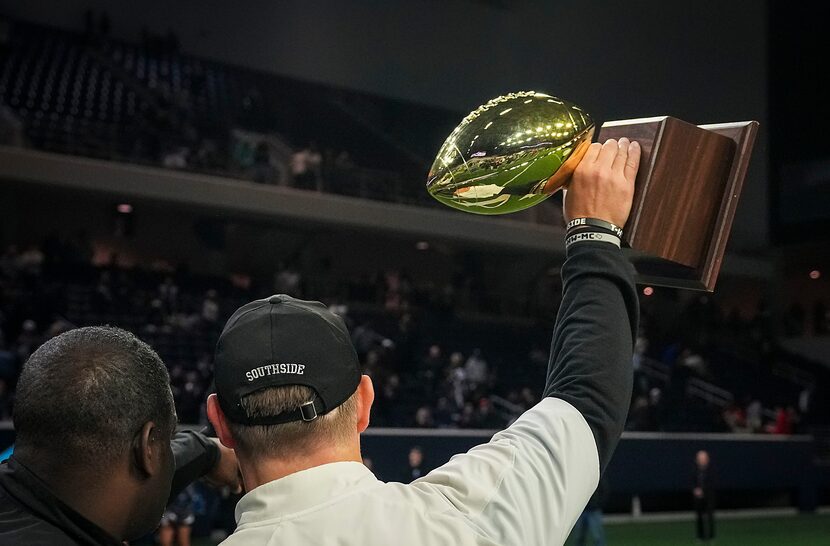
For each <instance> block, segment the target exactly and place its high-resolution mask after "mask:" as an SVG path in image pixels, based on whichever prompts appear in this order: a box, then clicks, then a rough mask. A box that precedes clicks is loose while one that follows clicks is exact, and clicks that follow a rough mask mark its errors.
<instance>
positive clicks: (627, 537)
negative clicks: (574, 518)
mask: <svg viewBox="0 0 830 546" xmlns="http://www.w3.org/2000/svg"><path fill="white" fill-rule="evenodd" d="M716 530H717V540H716V541H715V544H717V545H718V546H745V545H746V546H830V515H815V516H791V517H769V518H759V519H732V520H719V521H717V523H716ZM605 532H606V534H607V539H608V546H657V545H658V544H659V545H661V546H664V545H665V546H686V545H690V546H691V545H697V544H699V543H698V542H697V541H696V540H695V528H694V522H670V523H617V524H613V525H606V527H605ZM575 544H576V541H574V540H569V541H568V545H569V546H573V545H575ZM588 544H590V542H588Z"/></svg>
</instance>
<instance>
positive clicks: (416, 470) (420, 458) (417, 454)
mask: <svg viewBox="0 0 830 546" xmlns="http://www.w3.org/2000/svg"><path fill="white" fill-rule="evenodd" d="M406 463H407V464H406V468H405V469H404V471H403V473H402V474H401V483H410V482H413V481H415V480H417V479H418V478H420V477H421V476H426V473H427V469H426V466H425V465H424V450H423V449H422V448H421V446H413V447H412V449H410V450H409V455H408V456H407V460H406Z"/></svg>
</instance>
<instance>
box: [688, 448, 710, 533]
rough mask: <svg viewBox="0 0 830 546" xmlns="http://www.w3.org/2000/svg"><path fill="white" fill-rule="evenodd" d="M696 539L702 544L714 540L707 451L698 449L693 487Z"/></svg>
mask: <svg viewBox="0 0 830 546" xmlns="http://www.w3.org/2000/svg"><path fill="white" fill-rule="evenodd" d="M692 496H693V497H694V504H695V515H696V518H697V519H696V521H697V539H698V540H699V541H701V542H703V543H704V544H708V543H710V542H711V541H713V540H715V489H714V480H713V478H712V468H711V465H710V460H709V452H707V451H704V450H700V451H698V452H697V454H696V455H695V473H694V487H693V488H692Z"/></svg>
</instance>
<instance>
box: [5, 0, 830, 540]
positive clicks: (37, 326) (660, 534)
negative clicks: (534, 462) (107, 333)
mask: <svg viewBox="0 0 830 546" xmlns="http://www.w3.org/2000/svg"><path fill="white" fill-rule="evenodd" d="M813 10H815V11H813ZM827 15H828V14H827V13H826V10H825V9H824V8H819V7H815V8H813V7H810V6H809V5H801V6H798V7H795V6H793V5H792V4H791V3H784V2H779V1H773V0H769V1H758V2H722V1H715V0H701V1H698V2H693V3H686V2H682V3H681V2H678V3H674V2H672V3H667V2H660V1H657V0H637V1H635V2H622V3H620V2H575V1H557V2H545V1H542V0H517V1H509V0H447V1H445V2H436V1H430V0H409V1H406V2H403V1H401V2H369V1H364V0H356V1H353V2H334V1H323V2H302V1H295V0H292V1H285V2H265V1H261V0H257V1H252V2H244V3H232V2H194V1H184V2H162V1H159V0H144V1H138V2H135V1H133V2H126V1H122V0H109V1H104V0H87V1H79V2H65V1H64V2H59V1H54V0H43V1H41V2H14V1H5V0H3V1H0V450H6V451H7V454H6V456H8V452H10V451H11V450H12V449H13V444H14V438H15V432H14V427H13V425H12V421H11V418H12V415H13V413H14V405H15V386H16V382H17V377H18V375H19V373H20V370H21V368H22V367H23V366H25V363H26V360H27V358H28V357H29V355H30V354H31V353H32V352H33V351H34V350H35V349H37V348H38V347H39V346H40V344H42V343H43V342H44V341H46V340H47V339H50V338H52V337H54V336H56V335H58V334H60V333H62V332H65V331H67V330H69V329H72V328H75V327H79V326H87V325H101V324H109V325H117V326H120V327H122V328H125V329H127V330H129V331H131V332H133V333H135V334H136V335H137V336H139V337H140V338H141V339H143V340H145V341H146V342H147V343H149V344H150V345H151V346H152V347H153V348H154V349H155V350H156V351H157V352H158V353H159V355H160V356H161V357H162V359H163V360H164V362H165V364H166V366H167V367H168V370H169V373H170V378H171V384H172V388H173V392H174V396H175V401H176V410H177V414H178V417H179V422H180V426H181V427H185V428H193V429H202V428H203V427H205V426H206V425H207V417H206V414H205V399H206V397H207V395H208V394H209V393H211V392H212V389H213V384H212V383H213V368H212V359H213V350H214V347H215V345H216V341H217V337H218V335H219V332H220V331H221V329H222V326H223V325H224V323H225V321H226V320H227V318H228V317H229V316H230V314H231V313H232V312H233V311H234V310H235V309H236V308H237V307H239V306H240V305H242V304H244V303H245V302H248V301H250V300H253V299H257V298H262V297H267V296H269V295H271V294H275V293H285V294H290V295H293V296H296V297H300V298H303V299H313V300H320V301H322V302H324V303H325V304H326V305H328V306H329V307H330V309H332V310H334V311H335V312H336V313H338V314H339V315H341V316H342V317H343V318H344V319H345V320H346V322H347V324H348V326H349V329H350V332H351V336H352V341H353V343H354V346H355V348H356V350H357V353H358V356H359V358H360V362H361V364H362V367H363V370H364V373H366V374H368V375H370V376H371V378H372V381H373V382H374V385H375V391H376V402H375V406H374V408H373V411H372V425H371V427H370V428H369V429H368V431H367V432H366V433H365V434H364V437H363V454H364V457H365V462H366V464H367V465H371V467H372V469H373V471H374V472H375V473H376V475H377V476H378V477H380V478H381V479H384V480H388V481H404V482H408V481H410V480H412V479H413V478H417V477H418V476H420V475H421V474H422V473H426V472H428V471H429V470H430V469H432V468H435V467H437V466H439V465H441V464H443V463H444V462H445V461H447V460H448V459H449V458H450V456H452V455H453V454H455V453H458V452H462V451H466V450H467V449H469V448H470V447H472V446H474V445H476V444H478V443H481V442H485V441H487V440H488V439H489V437H490V436H491V435H492V434H493V432H494V431H495V430H499V429H502V428H504V427H505V426H507V425H508V424H509V423H511V422H513V421H514V420H515V419H516V418H517V417H518V416H519V415H520V414H521V413H522V412H523V411H525V410H526V409H528V408H530V407H531V406H533V405H534V404H536V403H537V402H538V401H539V397H540V395H541V389H542V385H543V384H544V381H545V369H546V367H547V360H548V351H549V347H550V341H551V339H550V338H551V328H552V325H553V323H554V320H555V318H556V313H557V310H558V307H559V302H560V298H561V295H562V283H561V280H560V277H559V271H560V267H561V265H562V263H563V259H564V253H565V248H564V245H563V235H564V233H565V229H564V221H563V216H562V199H561V195H560V194H557V195H555V196H553V197H552V198H550V199H548V200H547V201H545V202H544V203H542V204H540V205H539V206H536V207H533V208H531V209H528V210H526V211H523V212H520V213H515V214H512V215H507V216H500V217H499V216H476V215H471V214H465V213H462V212H458V211H454V210H451V209H449V208H447V207H444V206H443V205H441V204H440V203H438V202H437V201H436V200H434V199H433V198H432V197H430V195H429V194H428V193H427V192H426V190H425V182H426V175H427V171H428V170H429V168H430V165H431V163H432V161H433V159H434V157H435V153H436V152H437V150H438V149H439V147H440V146H441V143H442V142H443V141H444V139H445V138H446V136H447V135H448V134H449V133H450V131H452V129H453V127H455V126H456V125H457V124H458V123H459V121H460V120H461V119H462V117H463V116H464V115H465V114H466V113H467V112H469V111H470V110H472V109H473V108H475V107H476V106H477V105H479V104H482V103H484V102H485V101H487V100H488V99H490V98H491V97H494V96H497V95H500V94H504V93H507V92H511V91H518V90H527V89H534V90H537V91H544V92H547V93H551V94H554V95H557V96H561V97H566V98H568V99H569V100H572V101H574V102H577V103H579V104H580V105H582V106H583V107H584V108H585V109H586V110H587V111H589V112H591V114H592V115H593V116H594V118H595V119H596V120H598V121H599V122H601V121H604V120H612V119H629V118H641V117H648V116H656V115H672V116H676V117H678V118H681V119H684V120H688V121H691V122H693V123H696V124H702V123H714V122H724V121H738V120H758V121H759V122H760V130H759V133H758V138H757V141H756V143H755V149H754V152H753V155H752V159H751V162H750V166H749V170H748V174H747V177H746V181H745V184H744V188H743V192H742V194H741V196H740V203H739V206H738V211H737V214H736V216H735V220H734V224H733V226H732V229H731V234H730V238H729V243H728V246H727V249H726V254H725V258H724V261H723V266H722V270H721V272H720V277H719V279H718V281H717V286H716V289H715V291H714V292H712V293H708V292H701V291H693V290H683V289H674V288H666V287H662V286H658V285H652V284H642V285H639V286H638V290H639V294H640V304H641V309H642V310H641V313H642V318H641V323H640V331H639V334H638V337H637V342H636V346H635V354H634V358H633V363H632V366H633V369H634V394H633V396H632V399H631V406H630V411H629V415H628V420H627V424H626V432H625V433H624V434H623V438H622V440H621V442H620V445H619V447H618V448H617V450H616V453H615V455H614V458H613V460H612V462H611V464H610V466H609V468H608V470H607V473H606V478H605V479H606V480H607V485H608V492H607V494H606V495H604V498H603V499H602V500H601V510H602V513H604V527H605V533H606V535H607V543H608V544H612V545H638V546H642V545H652V544H655V545H656V544H666V545H684V544H694V543H696V542H695V528H694V525H695V524H694V513H693V512H692V507H693V496H692V490H693V487H694V486H693V471H694V464H695V454H696V453H697V452H698V451H700V450H706V451H707V452H708V453H709V454H710V456H711V459H712V468H713V472H714V478H713V480H714V483H715V488H716V490H717V505H716V508H715V516H716V519H717V522H718V523H717V525H718V537H717V543H718V544H723V545H733V544H734V545H742V544H753V545H754V546H761V545H773V544H774V545H810V546H818V545H820V544H830V515H828V511H827V507H830V404H829V403H828V402H827V400H828V398H827V397H828V394H830V309H829V308H828V306H829V305H830V235H828V233H830V156H828V152H827V149H828V147H827V145H826V135H825V134H824V132H823V128H824V126H823V123H824V122H828V121H830V106H828V105H830V101H828V100H827V91H828V89H827V88H826V86H825V87H822V85H824V84H821V83H820V82H821V81H823V79H826V73H827V71H828V69H830V65H828V62H827V51H828V50H830V40H829V39H828V34H827V32H826V29H824V28H823V25H824V21H827V20H828V19H827ZM187 491H188V493H187V498H186V499H185V500H184V501H182V502H184V503H185V504H186V505H187V506H186V507H185V508H182V509H183V510H188V511H190V512H192V514H193V515H194V516H195V517H194V519H193V522H192V525H191V526H192V537H193V543H195V544H217V543H218V542H219V541H220V540H221V539H222V538H223V537H224V536H226V535H227V534H228V533H230V532H232V531H233V529H234V525H235V522H234V517H233V507H234V505H235V503H236V501H237V500H238V496H236V495H233V494H231V493H229V492H228V491H227V490H217V489H214V488H212V487H210V486H208V485H206V484H204V483H201V482H197V483H195V484H193V485H192V486H191V487H190V488H189V489H188V490H187ZM180 508H181V507H180ZM171 540H172V542H171ZM188 540H189V539H188ZM157 541H162V542H160V543H165V542H164V541H167V542H166V543H169V544H172V543H176V542H175V539H170V538H169V537H167V538H163V537H162V536H161V534H159V533H154V534H153V535H150V536H147V537H145V539H144V540H143V542H141V543H144V544H155V543H159V542H157ZM178 543H180V544H184V542H178ZM581 543H582V544H584V542H581ZM589 543H590V542H589ZM569 544H577V538H576V537H575V536H574V537H572V540H571V541H570V542H569Z"/></svg>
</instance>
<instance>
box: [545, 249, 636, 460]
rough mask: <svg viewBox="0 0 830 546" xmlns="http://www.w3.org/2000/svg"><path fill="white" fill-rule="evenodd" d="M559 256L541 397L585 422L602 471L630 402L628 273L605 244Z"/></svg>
mask: <svg viewBox="0 0 830 546" xmlns="http://www.w3.org/2000/svg"><path fill="white" fill-rule="evenodd" d="M567 254H568V256H567V259H566V260H565V263H564V264H563V266H562V281H563V295H562V305H561V306H560V308H559V315H558V317H557V319H556V327H555V328H554V332H553V342H552V344H551V354H550V362H549V364H548V377H547V383H546V384H545V391H544V396H551V397H555V398H561V399H562V400H565V401H566V402H568V403H569V404H571V405H572V406H573V407H575V408H576V409H577V410H578V411H579V412H580V413H581V414H582V415H583V417H585V420H586V421H587V422H588V425H589V426H590V427H591V431H592V432H593V433H594V438H595V440H596V443H597V451H598V452H599V461H600V470H601V471H604V470H605V467H606V466H607V465H608V461H609V460H610V459H611V455H612V454H613V453H614V449H615V448H616V446H617V442H618V441H619V438H620V434H621V433H622V430H623V426H624V424H625V418H626V415H627V413H628V406H629V403H630V401H631V388H632V376H633V371H632V363H631V362H632V360H631V359H632V355H633V350H634V340H635V338H636V335H637V321H638V320H639V302H638V300H637V291H636V288H635V286H634V268H633V267H632V266H631V264H630V263H629V262H628V260H627V259H626V258H625V257H624V256H623V254H622V251H621V250H620V249H619V248H616V247H615V246H614V245H610V244H608V243H595V242H583V243H578V244H574V245H572V246H571V247H570V248H569V249H568V251H567Z"/></svg>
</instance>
